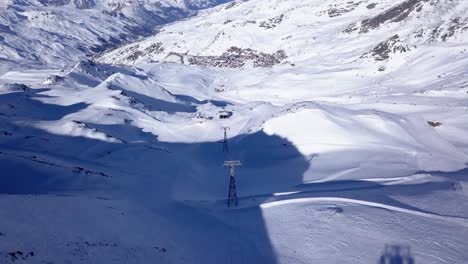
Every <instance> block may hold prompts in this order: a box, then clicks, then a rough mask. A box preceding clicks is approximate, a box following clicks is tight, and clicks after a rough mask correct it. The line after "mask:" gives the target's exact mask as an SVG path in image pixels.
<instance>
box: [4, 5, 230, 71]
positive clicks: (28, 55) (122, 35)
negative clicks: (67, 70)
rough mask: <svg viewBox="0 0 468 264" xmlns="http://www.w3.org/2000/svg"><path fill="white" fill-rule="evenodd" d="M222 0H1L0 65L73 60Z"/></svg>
mask: <svg viewBox="0 0 468 264" xmlns="http://www.w3.org/2000/svg"><path fill="white" fill-rule="evenodd" d="M222 2H223V1H222V0H221V1H219V0H218V1H214V0H210V1H206V0H196V1H173V0H145V1H129V0H61V1H56V0H50V1H46V0H42V1H39V0H37V1H36V0H28V1H26V0H25V1H19V0H8V1H1V2H0V61H1V62H2V64H3V65H2V66H3V67H2V68H5V67H6V65H8V67H9V68H12V67H16V68H19V67H18V64H20V65H24V66H22V67H31V66H44V65H49V67H50V66H53V67H61V66H69V65H70V64H71V65H73V64H74V63H76V62H77V61H79V60H80V59H82V58H83V57H85V56H92V55H93V54H96V53H97V52H101V51H103V50H106V49H108V48H110V47H116V46H118V45H119V44H123V43H126V42H128V41H130V40H134V39H136V38H137V37H140V36H145V35H148V34H149V33H151V32H153V31H154V29H155V27H156V26H158V25H161V24H164V23H168V22H171V21H175V20H178V19H181V18H183V17H186V16H188V15H191V14H193V12H194V11H195V10H198V9H200V8H205V7H208V6H211V5H216V4H219V3H222ZM0 70H1V69H0Z"/></svg>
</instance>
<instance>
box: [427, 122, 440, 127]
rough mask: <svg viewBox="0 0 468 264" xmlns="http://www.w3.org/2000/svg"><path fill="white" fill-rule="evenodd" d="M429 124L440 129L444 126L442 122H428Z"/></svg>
mask: <svg viewBox="0 0 468 264" xmlns="http://www.w3.org/2000/svg"><path fill="white" fill-rule="evenodd" d="M427 123H428V124H429V125H430V126H431V127H439V126H441V125H442V123H441V122H439V121H427Z"/></svg>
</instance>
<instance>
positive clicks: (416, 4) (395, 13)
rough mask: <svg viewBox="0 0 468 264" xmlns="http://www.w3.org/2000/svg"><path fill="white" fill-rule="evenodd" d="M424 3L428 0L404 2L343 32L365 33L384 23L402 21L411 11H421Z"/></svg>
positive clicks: (407, 0) (408, 0)
mask: <svg viewBox="0 0 468 264" xmlns="http://www.w3.org/2000/svg"><path fill="white" fill-rule="evenodd" d="M424 2H429V0H406V1H404V2H402V3H401V4H399V5H396V6H394V7H392V8H390V9H387V10H386V11H384V12H383V13H380V14H378V15H377V16H375V17H372V18H369V19H364V20H363V21H362V22H361V25H360V27H357V24H352V25H350V26H349V27H348V28H347V29H345V30H344V32H346V33H350V32H353V31H356V30H358V29H359V33H367V32H369V31H370V30H373V29H376V28H378V27H379V26H380V25H382V24H384V23H392V22H400V21H403V20H404V19H405V18H407V17H408V16H409V15H410V14H411V13H412V12H413V11H416V12H419V11H421V10H422V5H423V3H424Z"/></svg>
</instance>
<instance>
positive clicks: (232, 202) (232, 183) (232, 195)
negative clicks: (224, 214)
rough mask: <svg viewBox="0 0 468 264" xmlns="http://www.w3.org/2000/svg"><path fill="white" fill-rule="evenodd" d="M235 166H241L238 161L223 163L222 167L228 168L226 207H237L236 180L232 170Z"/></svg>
mask: <svg viewBox="0 0 468 264" xmlns="http://www.w3.org/2000/svg"><path fill="white" fill-rule="evenodd" d="M236 166H242V163H241V162H240V161H238V160H228V161H225V162H224V167H229V168H230V175H229V193H228V200H227V206H228V207H231V206H237V193H236V179H235V177H234V169H235V168H236Z"/></svg>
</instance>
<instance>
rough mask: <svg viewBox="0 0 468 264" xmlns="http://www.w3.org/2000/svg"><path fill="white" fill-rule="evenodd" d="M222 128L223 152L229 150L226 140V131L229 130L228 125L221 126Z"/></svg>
mask: <svg viewBox="0 0 468 264" xmlns="http://www.w3.org/2000/svg"><path fill="white" fill-rule="evenodd" d="M222 129H223V130H224V140H223V152H226V153H228V152H229V145H228V141H227V131H228V130H229V127H222Z"/></svg>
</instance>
